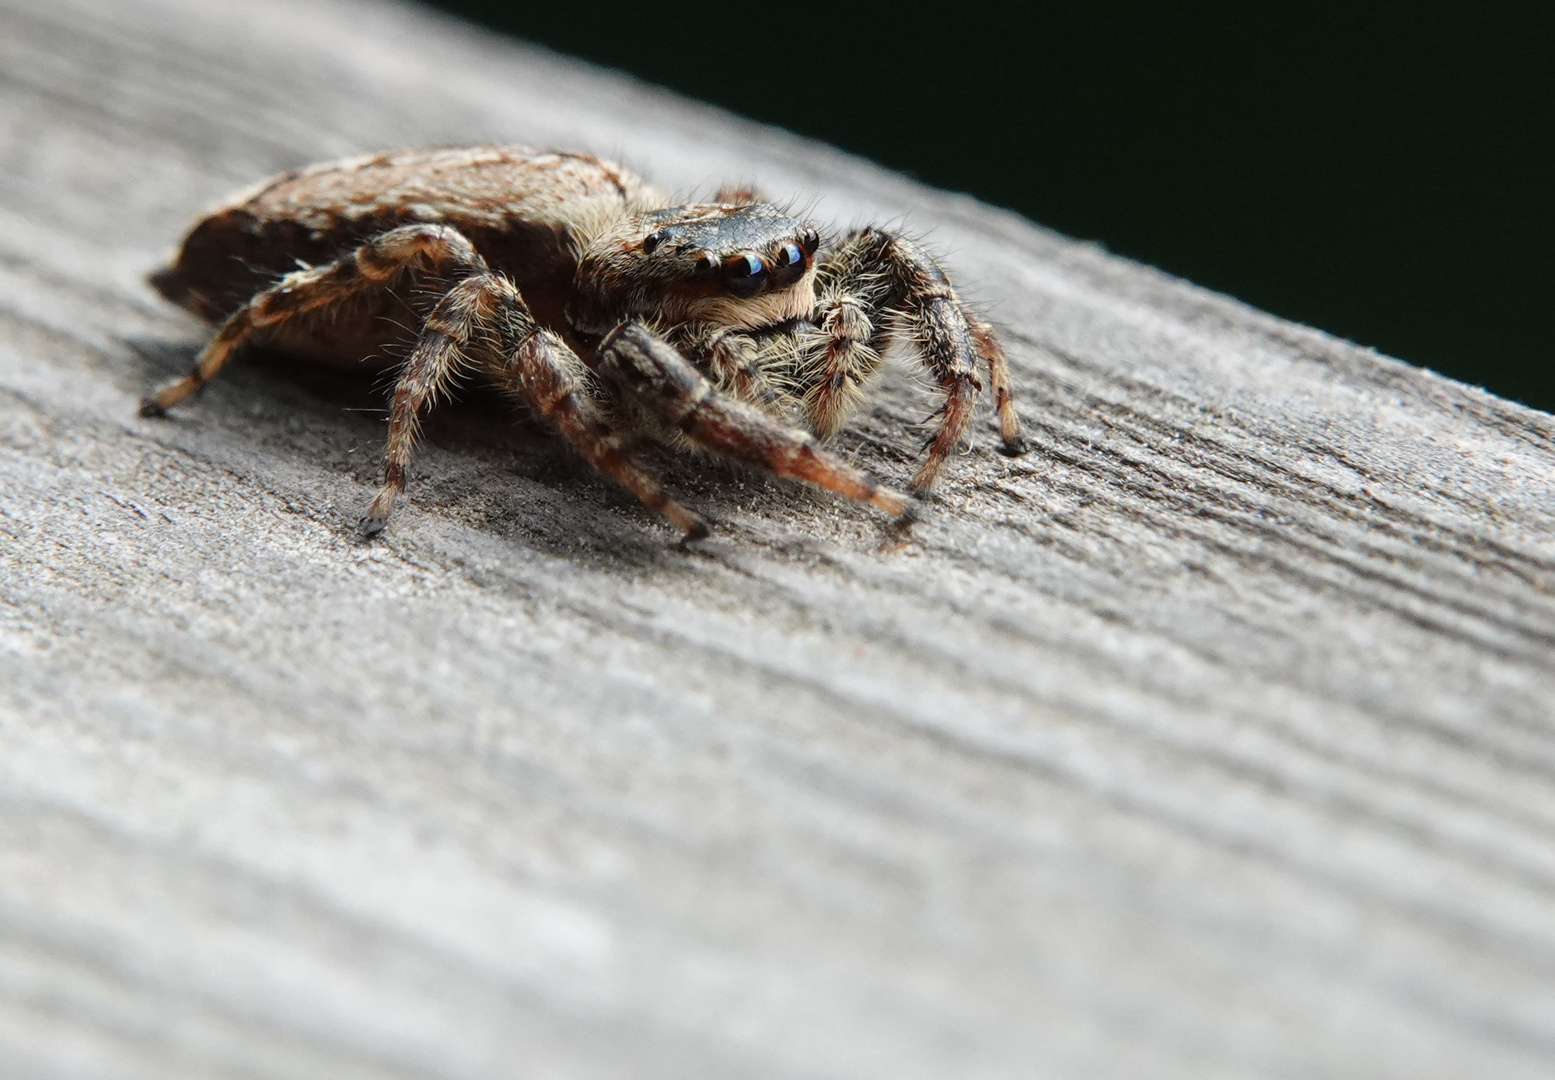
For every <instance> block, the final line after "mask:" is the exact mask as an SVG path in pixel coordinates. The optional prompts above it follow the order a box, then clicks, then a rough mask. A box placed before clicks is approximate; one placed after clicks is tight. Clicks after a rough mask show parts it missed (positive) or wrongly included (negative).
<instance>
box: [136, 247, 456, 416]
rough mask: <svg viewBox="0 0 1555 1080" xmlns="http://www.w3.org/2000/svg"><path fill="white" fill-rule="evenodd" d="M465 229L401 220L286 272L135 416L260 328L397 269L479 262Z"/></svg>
mask: <svg viewBox="0 0 1555 1080" xmlns="http://www.w3.org/2000/svg"><path fill="white" fill-rule="evenodd" d="M485 265H486V263H485V260H484V259H482V258H481V257H480V255H479V254H477V253H476V251H475V248H474V247H473V246H472V245H471V244H470V242H469V241H468V240H467V239H465V237H464V236H463V235H462V234H461V233H460V232H459V231H458V230H457V229H454V228H451V227H450V226H447V225H406V226H403V227H401V228H398V229H390V230H389V231H388V232H385V233H381V234H380V235H378V236H375V237H373V238H372V239H371V240H368V241H366V242H365V243H363V244H362V245H361V246H360V247H358V248H356V250H354V251H352V252H351V253H350V254H348V255H346V256H344V257H343V258H340V259H336V260H335V261H334V262H331V263H325V264H324V265H323V266H316V267H313V268H311V269H308V270H297V271H294V272H292V273H290V274H287V275H286V276H285V277H283V278H282V279H281V280H280V281H278V282H276V283H275V284H274V285H273V286H271V287H270V288H268V289H265V290H264V291H263V292H259V293H256V294H255V295H254V297H253V298H252V299H251V300H249V301H248V303H246V304H244V305H243V306H242V307H240V308H238V310H236V311H234V312H233V313H232V314H231V315H229V316H228V317H227V319H226V321H225V322H223V323H222V324H221V326H220V328H218V329H217V331H216V333H215V335H214V336H213V337H212V338H211V340H210V341H208V342H207V343H206V345H205V348H203V349H201V350H200V355H199V357H198V358H197V359H196V360H195V364H194V369H193V370H192V371H190V372H189V374H188V375H185V376H184V377H183V378H181V379H175V380H174V381H173V382H170V383H168V384H167V385H166V386H163V387H162V388H161V389H159V390H158V391H157V392H156V393H155V394H152V395H151V396H150V397H147V398H144V399H142V401H141V403H140V414H141V415H142V416H161V415H163V414H164V413H166V412H167V410H168V409H170V408H171V407H172V406H174V405H176V404H178V403H179V402H180V401H182V400H184V399H185V398H186V397H188V396H189V395H190V394H193V393H195V392H196V391H197V390H199V389H200V388H201V387H203V386H204V385H205V384H206V383H207V382H209V381H210V380H211V379H212V378H214V377H215V375H216V373H217V372H218V371H220V370H221V369H222V368H223V367H224V366H225V365H226V363H227V361H228V360H230V359H231V358H232V356H233V355H234V354H235V353H236V352H237V350H238V349H239V348H241V347H242V346H243V345H245V344H247V343H248V342H249V341H251V340H253V339H254V337H255V336H257V335H259V334H262V333H264V332H265V331H273V330H275V329H277V328H279V327H280V326H281V325H283V324H284V323H286V322H289V321H290V320H293V319H297V318H301V317H303V316H305V315H309V314H314V313H317V312H320V311H322V310H323V309H325V308H328V307H331V306H333V305H336V304H340V303H344V302H346V301H348V300H351V299H354V298H355V297H357V296H359V295H361V294H362V293H363V292H366V291H368V290H370V289H375V288H379V287H381V286H383V285H386V284H388V283H389V282H390V281H391V280H392V279H393V278H394V277H395V276H396V275H398V274H399V273H400V272H401V271H404V270H407V269H411V268H415V269H422V270H431V271H436V272H448V271H450V270H458V269H465V270H476V269H484V268H485Z"/></svg>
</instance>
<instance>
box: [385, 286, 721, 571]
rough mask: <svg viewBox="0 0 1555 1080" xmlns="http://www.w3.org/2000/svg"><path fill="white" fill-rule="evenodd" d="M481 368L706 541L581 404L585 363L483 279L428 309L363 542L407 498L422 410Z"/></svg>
mask: <svg viewBox="0 0 1555 1080" xmlns="http://www.w3.org/2000/svg"><path fill="white" fill-rule="evenodd" d="M469 363H477V364H479V365H480V366H481V367H482V368H483V369H484V370H485V372H486V373H487V374H488V375H489V376H490V377H491V378H492V379H493V380H494V381H495V382H496V383H497V384H498V385H499V386H501V387H502V388H503V389H505V390H507V391H508V392H510V393H512V394H514V395H516V396H517V397H518V398H519V399H520V400H522V401H523V402H524V403H525V404H527V405H528V406H529V407H530V408H532V409H533V410H534V411H535V412H536V413H538V414H539V415H541V416H543V417H545V418H546V419H547V420H549V421H550V422H551V424H552V425H553V426H554V427H555V428H556V430H557V431H558V432H559V433H560V434H561V436H562V438H564V439H565V440H566V441H567V442H568V443H570V444H571V445H572V446H573V447H574V448H576V449H577V450H578V452H579V453H581V454H582V455H583V457H584V459H585V460H586V461H588V463H589V464H590V465H592V466H594V468H596V469H598V470H599V471H600V472H602V473H604V474H605V475H606V476H608V477H610V478H611V479H613V480H615V481H616V482H617V483H619V484H620V485H621V486H622V487H624V488H626V489H627V490H628V491H630V492H631V493H632V494H634V495H636V496H637V497H638V498H639V499H641V500H642V501H643V502H644V503H646V504H647V505H648V506H650V507H652V508H653V509H655V510H657V511H659V512H660V513H661V514H663V515H664V516H665V517H666V518H668V519H669V520H670V522H671V523H672V524H674V525H675V526H676V527H677V528H679V529H681V530H682V531H683V532H685V534H686V536H687V538H688V539H693V540H695V539H699V538H701V537H703V536H706V535H707V523H706V522H704V521H703V520H702V519H701V518H700V517H699V516H698V515H696V514H695V513H693V512H692V511H690V510H688V509H686V508H685V507H683V506H681V505H680V504H679V503H676V502H675V501H674V500H672V499H671V498H669V496H668V495H666V494H665V493H664V490H663V488H661V487H660V486H659V484H658V483H657V482H656V481H655V480H654V479H653V478H652V477H650V476H648V475H647V474H646V473H644V472H642V471H641V470H640V469H638V468H637V467H636V466H635V465H633V464H632V462H631V461H629V460H628V459H627V458H626V456H625V455H624V454H622V453H621V452H620V450H619V449H618V447H617V446H616V443H615V440H614V439H613V438H612V437H611V436H610V433H609V431H608V429H606V427H605V425H604V424H603V423H602V422H601V420H600V419H599V417H598V415H597V413H596V412H595V411H594V409H593V408H592V406H590V405H589V404H588V402H587V400H586V399H585V398H584V396H583V392H582V388H583V376H584V375H585V372H586V369H585V368H584V367H583V363H582V361H580V360H579V359H578V358H577V356H575V355H574V354H573V353H572V352H571V350H569V349H568V348H567V346H566V345H565V344H563V342H562V341H561V339H560V338H558V337H557V336H556V335H555V334H552V333H551V332H550V331H547V330H542V329H541V328H540V326H539V324H537V323H536V322H535V320H534V317H533V315H531V314H530V311H529V308H528V306H527V305H526V304H525V303H524V300H523V297H522V296H520V295H519V292H518V289H517V287H516V286H514V284H513V283H512V282H511V281H509V280H508V279H507V278H505V277H503V276H502V275H501V274H497V273H494V272H492V271H489V270H487V271H479V272H476V273H474V274H471V275H470V276H469V277H466V278H464V279H463V280H462V281H460V282H458V283H457V284H455V285H454V286H453V287H452V288H451V289H449V290H448V292H447V293H446V294H445V295H444V296H443V298H442V299H441V300H439V301H438V302H437V304H436V306H434V307H433V309H432V311H431V313H430V314H429V315H428V316H427V319H426V323H425V325H424V326H423V328H422V332H421V337H420V339H419V340H418V341H417V342H416V347H415V349H414V350H413V351H412V352H411V355H410V359H409V360H408V361H407V362H406V364H405V367H404V369H403V371H402V372H401V374H400V378H399V382H398V384H397V385H396V386H395V388H394V398H393V401H392V402H391V404H390V406H389V437H388V444H387V446H386V448H385V452H384V470H383V486H382V487H380V488H379V489H378V494H377V496H376V497H375V498H374V499H373V502H372V505H371V506H370V507H369V508H368V511H367V514H366V515H365V516H364V517H363V518H362V523H361V529H362V534H363V535H364V536H366V537H372V536H376V535H378V533H380V532H382V531H383V528H384V525H385V524H386V523H387V521H388V516H389V511H390V509H391V508H392V507H393V505H394V502H395V499H396V498H398V496H399V495H400V493H401V492H402V491H404V490H405V474H406V468H407V466H408V465H409V462H410V454H411V451H412V450H413V449H414V447H415V442H416V437H417V435H418V434H419V432H420V428H421V413H422V410H423V409H424V407H425V406H426V404H427V402H428V401H429V400H430V399H431V398H433V397H434V396H435V395H436V394H437V393H438V391H439V390H440V389H441V388H442V387H443V386H445V385H446V384H447V381H448V380H449V379H450V378H452V376H453V375H454V374H455V373H457V371H458V370H459V369H460V368H461V367H463V366H465V365H467V364H469Z"/></svg>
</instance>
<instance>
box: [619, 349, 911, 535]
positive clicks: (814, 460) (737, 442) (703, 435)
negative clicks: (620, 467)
mask: <svg viewBox="0 0 1555 1080" xmlns="http://www.w3.org/2000/svg"><path fill="white" fill-rule="evenodd" d="M598 357H599V359H598V365H599V370H600V372H601V373H602V374H604V375H605V376H606V377H607V378H609V379H611V380H612V381H614V382H615V383H616V384H617V385H618V386H620V387H621V388H622V389H623V390H624V391H625V392H626V393H627V395H628V396H629V398H630V399H631V400H632V401H634V402H635V403H637V404H638V405H640V406H641V407H642V408H643V409H645V410H646V411H647V412H648V413H649V414H650V416H652V417H653V418H654V419H655V420H656V421H658V422H659V423H662V424H663V425H664V426H665V427H667V428H670V429H672V430H678V431H680V432H682V433H683V434H684V435H685V436H686V437H687V438H688V439H689V440H690V441H691V442H692V443H694V444H696V445H697V446H701V447H703V448H705V449H707V450H712V451H714V452H716V453H719V454H723V455H724V456H726V457H730V458H735V459H737V460H740V461H746V462H750V463H752V464H755V465H760V466H762V467H764V468H766V469H767V470H768V471H769V472H771V473H772V474H773V475H775V476H783V477H792V478H794V479H797V480H804V481H806V482H807V483H810V484H814V485H815V486H816V487H821V488H826V489H827V490H829V491H835V492H837V493H838V494H840V495H846V496H848V497H849V498H852V499H858V500H859V501H861V502H867V503H871V504H873V505H874V506H877V507H879V508H880V509H882V510H884V511H886V512H887V513H888V514H892V515H895V516H898V517H902V516H906V515H909V514H910V512H911V510H912V503H911V500H909V499H908V498H907V496H905V495H903V494H902V493H901V492H899V491H893V490H892V489H890V488H888V487H883V486H881V485H879V484H877V483H875V481H874V480H872V479H871V478H870V477H869V475H868V474H866V473H864V472H862V471H860V470H859V469H855V468H854V467H853V466H851V465H848V464H847V463H845V462H842V461H839V460H837V459H836V458H834V457H832V456H831V455H830V454H828V453H826V452H825V451H823V450H821V449H820V448H819V447H818V446H817V445H816V442H815V438H814V437H813V436H812V435H810V434H809V433H808V432H805V431H800V430H797V429H795V428H790V427H786V426H784V425H783V424H781V423H779V422H778V421H777V420H775V419H773V418H772V417H770V416H768V415H767V414H765V413H763V412H762V411H761V410H760V409H757V408H755V407H754V406H752V405H747V404H746V403H744V402H742V401H739V400H736V399H735V398H732V397H730V396H728V395H727V394H722V393H720V392H718V390H717V389H715V388H714V386H713V385H712V383H710V382H709V381H708V380H707V379H706V378H704V377H703V376H702V374H701V373H700V372H698V371H697V369H696V368H695V367H693V366H692V364H691V363H690V361H688V360H686V358H685V357H683V356H681V355H680V353H679V352H677V351H676V350H675V349H674V347H673V346H671V345H670V344H668V343H667V342H665V341H664V340H663V339H661V338H659V337H656V336H655V335H654V334H653V333H652V332H651V331H650V330H648V328H647V327H645V326H643V325H642V324H641V323H623V324H622V325H620V326H618V327H616V328H615V329H614V330H612V331H611V332H610V333H609V334H608V335H606V337H605V340H604V341H602V342H601V343H600V346H599V353H598Z"/></svg>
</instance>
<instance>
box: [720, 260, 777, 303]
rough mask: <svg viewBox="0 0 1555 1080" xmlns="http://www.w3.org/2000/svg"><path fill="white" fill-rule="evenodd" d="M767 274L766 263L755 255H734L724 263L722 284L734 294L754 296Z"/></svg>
mask: <svg viewBox="0 0 1555 1080" xmlns="http://www.w3.org/2000/svg"><path fill="white" fill-rule="evenodd" d="M768 275H769V271H768V270H767V264H766V263H764V262H762V261H761V260H760V259H759V258H757V257H756V256H755V255H736V256H734V257H733V258H731V259H730V260H729V261H728V262H726V263H724V275H723V276H724V285H725V287H727V288H728V290H729V291H730V292H732V293H733V294H734V295H735V296H742V297H743V296H755V295H756V294H757V293H759V292H760V291H761V290H762V288H763V287H764V286H765V285H766V284H767V277H768Z"/></svg>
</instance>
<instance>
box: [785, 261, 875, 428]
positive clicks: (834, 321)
mask: <svg viewBox="0 0 1555 1080" xmlns="http://www.w3.org/2000/svg"><path fill="white" fill-rule="evenodd" d="M876 291H878V289H877V290H876ZM820 293H821V299H820V302H819V303H817V304H816V323H817V325H818V326H819V327H820V331H821V343H820V345H819V346H818V347H817V348H815V349H814V350H813V351H812V352H811V354H810V355H809V356H807V357H806V358H805V363H804V370H803V374H802V376H801V378H802V382H803V395H804V411H805V417H806V418H807V419H808V420H809V421H810V426H811V427H813V428H814V429H815V431H816V433H817V434H819V435H820V436H821V437H823V438H825V437H827V436H830V435H833V434H835V433H836V431H837V429H838V428H840V427H842V425H843V424H844V423H845V422H846V421H847V419H848V417H849V416H851V415H852V414H853V413H854V412H855V411H856V410H857V409H858V407H859V405H860V404H862V403H863V400H864V394H863V391H862V390H861V389H860V388H861V387H862V385H863V384H864V382H865V381H866V380H867V379H868V378H869V377H870V376H871V375H873V374H874V373H875V370H876V369H877V368H879V367H880V353H878V352H877V351H876V350H875V349H873V348H872V347H871V346H870V341H871V340H872V339H873V338H874V336H875V325H874V321H873V320H872V319H870V317H869V306H870V305H869V304H868V302H867V301H866V300H865V299H864V297H862V296H859V295H855V294H853V293H849V292H847V291H845V290H844V289H843V288H842V287H841V284H840V283H838V282H836V281H830V282H829V281H826V280H825V278H824V277H823V279H822V281H821V282H820Z"/></svg>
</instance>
